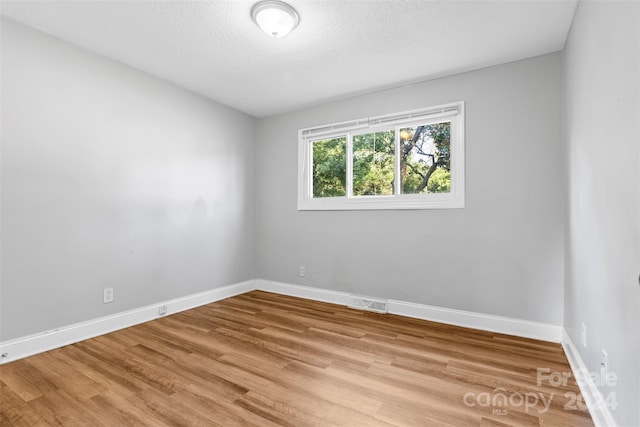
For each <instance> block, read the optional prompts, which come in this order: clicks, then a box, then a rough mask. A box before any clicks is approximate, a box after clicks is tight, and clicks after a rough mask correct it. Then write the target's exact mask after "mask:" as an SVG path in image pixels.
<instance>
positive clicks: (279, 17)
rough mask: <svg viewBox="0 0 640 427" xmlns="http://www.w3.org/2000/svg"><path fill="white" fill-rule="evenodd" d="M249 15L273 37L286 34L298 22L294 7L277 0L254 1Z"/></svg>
mask: <svg viewBox="0 0 640 427" xmlns="http://www.w3.org/2000/svg"><path fill="white" fill-rule="evenodd" d="M251 16H252V17H253V20H254V21H255V23H256V24H258V26H259V27H260V28H261V29H262V31H264V32H265V33H266V34H267V35H269V36H271V37H274V38H279V37H284V36H286V35H287V34H289V32H291V30H293V29H294V28H295V27H296V26H297V25H298V22H300V18H299V17H298V13H297V12H296V11H295V9H294V8H292V7H291V6H289V5H288V4H286V3H284V2H281V1H277V0H266V1H261V2H260V3H256V4H255V5H254V6H253V9H251Z"/></svg>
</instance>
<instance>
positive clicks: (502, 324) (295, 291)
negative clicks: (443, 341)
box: [256, 279, 562, 343]
mask: <svg viewBox="0 0 640 427" xmlns="http://www.w3.org/2000/svg"><path fill="white" fill-rule="evenodd" d="M256 289H259V290H262V291H267V292H274V293H277V294H283V295H290V296H294V297H300V298H306V299H312V300H316V301H324V302H330V303H334V304H341V305H347V303H348V299H349V293H347V292H338V291H331V290H327V289H319V288H312V287H308V286H301V285H294V284H290V283H281V282H274V281H270V280H262V279H257V280H256ZM388 302H389V305H388V312H389V313H391V314H398V315H400V316H406V317H413V318H416V319H423V320H430V321H433V322H440V323H446V324H449V325H456V326H464V327H466V328H473V329H480V330H483V331H490V332H497V333H501V334H509V335H516V336H519V337H525V338H533V339H538V340H542V341H551V342H556V343H559V342H561V341H562V326H556V325H549V324H546V323H537V322H531V321H528V320H520V319H513V318H510V317H502V316H493V315H489V314H482V313H474V312H470V311H462V310H454V309H450V308H442V307H434V306H429V305H424V304H414V303H410V302H404V301H396V300H388Z"/></svg>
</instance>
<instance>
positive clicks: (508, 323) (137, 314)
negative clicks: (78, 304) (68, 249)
mask: <svg viewBox="0 0 640 427" xmlns="http://www.w3.org/2000/svg"><path fill="white" fill-rule="evenodd" d="M255 289H259V290H262V291H267V292H273V293H276V294H281V295H289V296H295V297H299V298H306V299H311V300H316V301H323V302H329V303H333V304H340V305H345V306H346V305H347V304H348V299H349V293H347V292H340V291H333V290H327V289H320V288H313V287H308V286H302V285H296V284H290V283H282V282H275V281H270V280H262V279H257V280H248V281H246V282H242V283H236V284H234V285H229V286H224V287H221V288H216V289H212V290H210V291H206V292H201V293H198V294H193V295H188V296H185V297H182V298H176V299H173V300H169V301H164V302H158V303H156V304H152V305H148V306H145V307H140V308H137V309H133V310H129V311H124V312H121V313H116V314H113V315H110V316H105V317H100V318H97V319H93V320H89V321H87V322H82V323H76V324H74V325H69V326H65V327H62V328H58V329H54V330H51V331H46V332H43V333H39V334H34V335H29V336H26V337H22V338H18V339H15V340H10V341H4V342H0V354H2V355H4V354H6V357H2V358H1V359H0V364H1V363H6V362H10V361H13V360H18V359H21V358H24V357H27V356H32V355H34V354H38V353H42V352H45V351H48V350H53V349H55V348H59V347H63V346H65V345H69V344H73V343H76V342H79V341H82V340H86V339H89V338H93V337H96V336H98V335H103V334H107V333H109V332H113V331H117V330H119V329H123V328H127V327H129V326H133V325H137V324H140V323H144V322H148V321H150V320H154V319H157V318H158V317H161V316H159V315H158V307H159V306H161V305H166V306H167V313H166V315H169V314H174V313H178V312H180V311H184V310H189V309H191V308H194V307H198V306H201V305H205V304H209V303H212V302H215V301H219V300H221V299H225V298H229V297H232V296H235V295H239V294H243V293H245V292H249V291H252V290H255ZM388 302H389V305H388V308H389V309H388V311H389V313H391V314H398V315H401V316H407V317H413V318H417V319H424V320H430V321H433V322H440V323H446V324H451V325H457V326H464V327H467V328H474V329H481V330H485V331H491V332H497V333H503V334H509V335H516V336H521V337H526V338H534V339H539V340H544V341H553V342H560V341H561V339H562V327H560V326H554V325H547V324H543V323H536V322H530V321H526V320H519V319H512V318H509V317H500V316H492V315H488V314H481V313H473V312H468V311H462V310H453V309H448V308H441V307H433V306H428V305H423V304H414V303H410V302H404V301H396V300H389V301H388Z"/></svg>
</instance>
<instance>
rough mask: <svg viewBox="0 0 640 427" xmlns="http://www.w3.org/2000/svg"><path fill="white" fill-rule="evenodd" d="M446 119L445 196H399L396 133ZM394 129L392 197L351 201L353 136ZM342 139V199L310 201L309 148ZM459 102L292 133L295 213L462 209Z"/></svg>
mask: <svg viewBox="0 0 640 427" xmlns="http://www.w3.org/2000/svg"><path fill="white" fill-rule="evenodd" d="M443 119H450V121H451V190H450V192H449V193H428V194H399V193H398V190H400V185H401V184H400V182H399V181H400V180H399V176H398V174H399V162H400V156H399V155H398V153H399V148H400V147H399V145H400V141H399V140H398V129H399V128H400V127H406V126H411V125H424V124H429V123H436V122H440V121H443ZM389 129H394V130H395V134H396V138H395V153H396V154H395V161H394V166H395V168H394V169H395V172H394V173H395V174H396V177H395V178H396V180H395V182H396V194H393V195H390V196H380V195H377V196H352V195H351V193H352V188H351V187H352V185H353V183H352V179H353V177H352V174H353V170H352V166H353V150H352V143H353V141H352V139H353V135H357V134H363V133H370V132H376V131H381V130H389ZM338 137H345V138H346V144H347V146H346V149H347V153H346V154H347V156H346V157H347V168H346V170H347V177H346V179H347V185H346V195H345V196H339V197H322V198H314V197H313V188H312V187H313V182H312V170H311V169H312V168H311V166H312V162H313V151H312V146H313V142H315V141H319V140H323V139H329V138H338ZM464 147H465V141H464V101H460V102H454V103H450V104H443V105H439V106H435V107H429V108H423V109H419V110H411V111H405V112H401V113H393V114H386V115H381V116H374V117H369V118H361V119H356V120H350V121H345V122H339V123H333V124H328V125H322V126H315V127H312V128H304V129H300V130H299V131H298V210H300V211H303V210H386V209H461V208H464V188H465V182H464V180H465V178H464V171H465V153H464Z"/></svg>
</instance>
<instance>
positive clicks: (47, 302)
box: [0, 19, 255, 340]
mask: <svg viewBox="0 0 640 427" xmlns="http://www.w3.org/2000/svg"><path fill="white" fill-rule="evenodd" d="M254 143H255V119H254V118H252V117H250V116H247V115H245V114H243V113H240V112H237V111H235V110H232V109H230V108H228V107H225V106H222V105H220V104H217V103H214V102H212V101H209V100H205V99H204V98H201V97H199V96H196V95H193V94H191V93H189V92H186V91H185V90H183V89H180V88H177V87H175V86H173V85H171V84H169V83H166V82H163V81H161V80H157V79H155V78H152V77H150V76H149V75H146V74H144V73H141V72H138V71H135V70H133V69H131V68H129V67H126V66H124V65H122V64H120V63H116V62H113V61H110V60H107V59H105V58H103V57H100V56H97V55H95V54H93V53H89V52H87V51H84V50H81V49H79V48H76V47H74V46H72V45H69V44H66V43H63V42H61V41H58V40H56V39H53V38H51V37H49V36H45V35H44V34H42V33H38V32H36V31H33V30H31V29H28V28H27V27H23V26H21V25H18V24H15V23H13V22H11V21H8V20H5V19H3V20H2V164H1V167H2V241H1V244H2V260H1V261H2V273H1V274H2V276H1V281H2V288H1V289H2V292H1V299H2V300H1V307H0V309H1V310H0V311H1V318H0V324H1V325H2V328H1V335H0V340H8V339H12V338H16V337H20V336H24V335H27V334H31V333H36V332H41V331H45V330H50V329H53V328H56V327H60V326H64V325H69V324H72V323H75V322H80V321H84V320H88V319H93V318H96V317H100V316H103V315H107V314H111V313H115V312H119V311H123V310H127V309H131V308H136V307H140V306H144V305H147V304H151V303H154V302H158V301H163V300H167V299H170V298H175V297H179V296H184V295H188V294H192V293H195V292H200V291H205V290H209V289H212V288H215V287H218V286H221V285H228V284H231V283H236V282H239V281H244V280H247V279H251V278H254V277H255V272H254V264H255V261H254V215H255V208H254V206H255V201H254V200H255V197H254V182H255V175H254V173H255V165H254V156H253V147H254ZM105 287H113V288H115V301H114V302H113V303H111V304H106V305H103V303H102V289H103V288H105Z"/></svg>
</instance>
